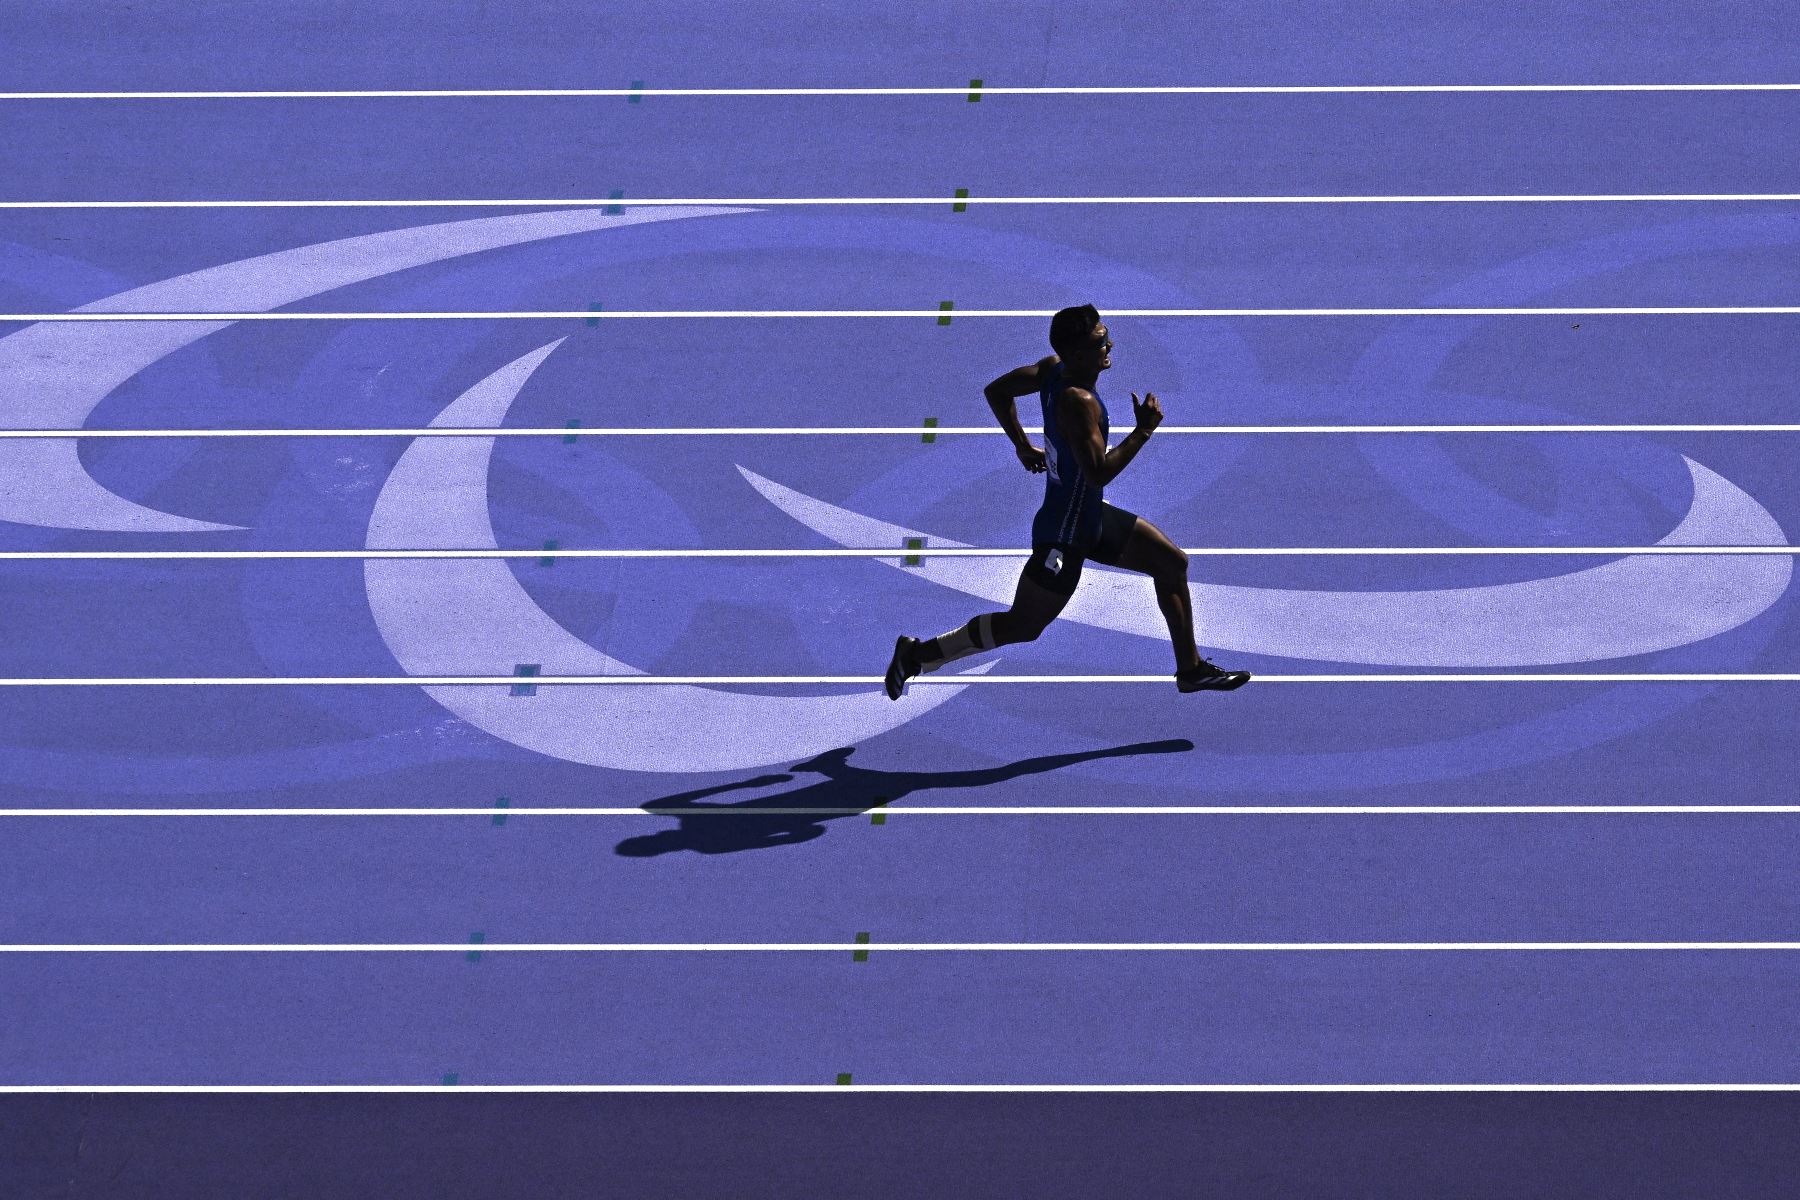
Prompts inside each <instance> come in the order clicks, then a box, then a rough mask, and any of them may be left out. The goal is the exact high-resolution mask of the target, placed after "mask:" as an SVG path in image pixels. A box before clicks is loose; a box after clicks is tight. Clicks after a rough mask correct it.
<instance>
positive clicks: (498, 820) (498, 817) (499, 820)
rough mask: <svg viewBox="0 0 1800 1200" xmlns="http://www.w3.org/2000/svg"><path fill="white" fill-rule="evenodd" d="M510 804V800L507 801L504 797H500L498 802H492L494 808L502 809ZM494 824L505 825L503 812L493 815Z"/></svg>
mask: <svg viewBox="0 0 1800 1200" xmlns="http://www.w3.org/2000/svg"><path fill="white" fill-rule="evenodd" d="M511 803H512V801H511V800H508V799H507V798H506V797H505V796H502V797H500V798H499V799H498V800H496V801H494V807H495V808H500V809H504V808H506V807H507V806H508V805H510V804H511ZM494 824H496V825H504V824H506V814H505V813H504V812H497V813H495V814H494Z"/></svg>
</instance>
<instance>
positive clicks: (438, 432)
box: [0, 424, 1800, 439]
mask: <svg viewBox="0 0 1800 1200" xmlns="http://www.w3.org/2000/svg"><path fill="white" fill-rule="evenodd" d="M1021 428H1023V429H1024V431H1025V432H1026V433H1035V434H1042V433H1043V432H1044V428H1043V426H1041V425H1025V426H1022V427H1021ZM1005 432H1006V431H1005V430H1004V429H1001V428H1000V427H999V426H998V425H931V426H927V425H923V424H920V425H816V426H797V425H674V426H663V427H655V426H643V425H615V426H591V427H590V426H585V425H575V426H558V427H554V428H536V427H526V426H518V427H511V428H502V429H481V428H446V427H440V426H426V427H424V428H421V429H373V428H360V429H273V428H265V429H0V439H3V438H277V437H405V438H419V437H567V438H575V437H788V436H808V435H816V436H826V437H851V436H857V435H870V434H881V435H908V436H913V437H916V436H918V435H920V434H924V433H932V434H984V435H999V434H1004V433H1005ZM1156 432H1157V435H1158V436H1159V437H1160V436H1166V435H1168V434H1171V433H1180V434H1287V433H1306V434H1314V433H1345V434H1373V433H1433V434H1443V433H1800V424H1735V425H1733V424H1725V425H1721V424H1710V425H1708V424H1699V425H1668V424H1664V425H1159V426H1157V429H1156Z"/></svg>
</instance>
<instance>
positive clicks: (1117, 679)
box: [0, 672, 1800, 688]
mask: <svg viewBox="0 0 1800 1200" xmlns="http://www.w3.org/2000/svg"><path fill="white" fill-rule="evenodd" d="M1173 678H1174V676H1173V675H967V674H965V675H949V676H941V677H938V678H926V677H918V678H914V679H912V680H909V681H908V686H911V687H919V686H921V685H923V686H925V687H933V686H947V687H962V686H964V685H968V684H989V683H1011V684H1034V683H1037V684H1041V683H1052V684H1054V683H1063V684H1069V683H1083V684H1094V683H1154V684H1158V685H1160V686H1162V687H1167V686H1168V685H1169V682H1170V680H1172V679H1173ZM881 682H882V679H881V676H879V675H308V676H277V675H248V676H218V675H205V676H174V675H149V676H54V677H34V678H21V677H14V676H6V677H0V688H7V687H499V686H501V685H506V684H524V685H531V686H543V687H564V686H574V687H588V686H620V687H624V686H646V685H648V686H653V687H654V686H668V685H682V686H707V687H730V686H732V685H739V686H749V687H780V686H787V685H793V686H815V687H816V686H820V685H831V684H846V685H860V686H865V687H867V686H878V685H880V684H881ZM1256 682H1258V683H1800V673H1781V672H1735V673H1720V674H1674V673H1649V672H1646V673H1641V674H1598V673H1584V672H1577V673H1565V674H1510V675H1509V674H1502V673H1498V672H1496V673H1493V674H1487V675H1427V674H1418V675H1258V676H1256Z"/></svg>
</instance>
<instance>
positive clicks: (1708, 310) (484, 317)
mask: <svg viewBox="0 0 1800 1200" xmlns="http://www.w3.org/2000/svg"><path fill="white" fill-rule="evenodd" d="M1795 313H1800V305H1791V304H1790V305H1780V304H1762V305H1725V306H1710V307H1707V306H1698V305H1692V306H1665V307H1641V306H1640V307H1593V306H1587V307H1581V308H1112V309H1108V310H1107V316H1109V317H1221V318H1222V317H1608V316H1611V317H1651V316H1677V317H1697V316H1791V315H1793V314H1795ZM951 315H952V308H951V302H950V301H948V300H942V301H939V302H938V307H937V308H867V309H852V308H770V309H746V308H712V309H620V310H617V311H608V312H601V311H597V310H595V309H591V308H587V309H581V310H579V311H576V310H569V309H554V310H541V311H522V310H488V311H485V312H294V311H285V310H284V311H280V312H253V313H231V312H59V313H0V321H16V322H22V323H29V324H40V323H43V322H47V321H50V322H72V321H234V322H235V321H575V320H582V321H646V320H776V319H783V320H788V319H791V320H814V319H819V320H823V319H832V318H839V319H841V318H857V319H863V318H904V319H912V318H923V317H935V318H936V319H937V323H938V324H939V325H948V324H950V321H951ZM954 315H955V316H957V317H1030V318H1033V319H1042V318H1045V317H1050V316H1054V315H1055V311H1054V310H1053V309H1047V308H1044V309H1038V308H967V309H964V308H958V309H955V310H954Z"/></svg>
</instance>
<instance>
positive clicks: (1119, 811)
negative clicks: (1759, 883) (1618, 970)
mask: <svg viewBox="0 0 1800 1200" xmlns="http://www.w3.org/2000/svg"><path fill="white" fill-rule="evenodd" d="M886 805H887V801H886V800H883V801H881V807H879V808H877V809H875V810H873V811H871V810H870V809H868V808H865V807H863V806H861V805H857V806H854V807H847V808H757V809H756V810H755V812H754V815H755V816H808V817H814V816H841V817H850V816H858V815H860V814H862V813H864V812H868V813H869V814H870V816H869V820H870V822H871V823H872V824H884V823H885V822H886V818H887V817H888V816H889V815H890V814H892V815H895V816H913V817H965V816H966V817H1061V816H1073V817H1116V816H1140V817H1141V816H1173V817H1338V816H1346V817H1464V816H1476V817H1480V816H1506V817H1551V816H1583V817H1585V816H1795V815H1800V804H1544V805H1512V804H1468V805H1453V804H1418V805H1341V804H1339V805H1310V804H1299V805H1267V804H1263V805H1258V804H1245V805H1237V804H1229V805H1227V804H1215V805H1209V804H1192V805H1190V804H1172V805H1104V804H1101V805H1091V804H1077V805H1055V804H1033V805H1017V806H1004V805H1003V806H990V805H968V806H964V807H931V806H917V807H915V806H910V805H909V806H907V807H905V808H889V807H886ZM496 808H504V809H505V814H504V815H495V816H494V824H496V825H499V824H502V823H504V822H505V820H506V817H507V816H515V817H659V818H664V819H667V818H668V817H671V816H679V817H681V818H682V819H683V820H686V819H687V818H689V817H708V816H715V817H740V818H741V817H743V816H745V815H746V814H745V813H744V812H742V811H736V810H732V809H729V808H692V809H681V810H678V811H675V812H652V811H649V810H646V809H643V808H550V807H543V808H512V807H510V806H508V805H507V802H506V798H505V797H501V798H500V800H499V801H497V802H496ZM493 812H494V809H489V808H0V818H6V817H58V818H62V817H485V816H488V815H489V814H491V813H493Z"/></svg>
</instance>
